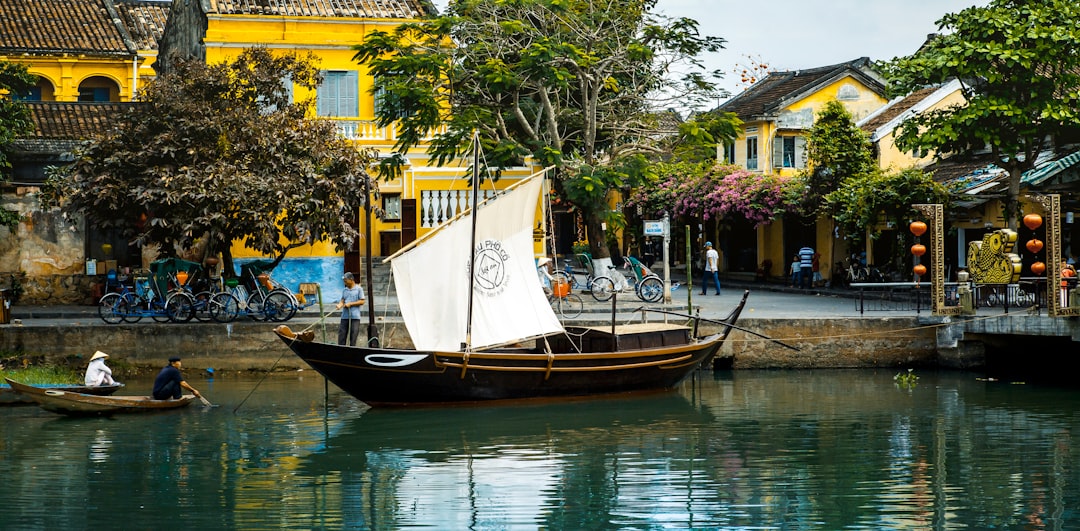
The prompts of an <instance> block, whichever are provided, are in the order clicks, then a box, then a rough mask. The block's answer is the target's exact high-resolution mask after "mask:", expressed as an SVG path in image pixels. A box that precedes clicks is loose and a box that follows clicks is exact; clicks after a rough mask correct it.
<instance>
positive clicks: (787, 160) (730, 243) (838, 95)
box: [719, 57, 888, 278]
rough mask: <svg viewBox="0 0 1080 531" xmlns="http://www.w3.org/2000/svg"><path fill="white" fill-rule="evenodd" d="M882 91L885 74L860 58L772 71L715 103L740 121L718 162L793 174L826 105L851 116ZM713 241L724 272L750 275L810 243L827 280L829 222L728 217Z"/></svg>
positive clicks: (878, 102)
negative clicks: (754, 221) (755, 223)
mask: <svg viewBox="0 0 1080 531" xmlns="http://www.w3.org/2000/svg"><path fill="white" fill-rule="evenodd" d="M884 94H885V82H884V79H883V78H882V77H881V76H880V75H878V74H877V73H876V72H874V71H873V70H872V68H871V63H870V59H869V58H866V57H862V58H859V59H855V60H853V61H848V62H846V63H840V64H836V65H830V66H823V67H819V68H811V69H806V70H793V71H786V72H771V73H769V75H768V76H766V77H765V78H764V79H762V80H761V81H759V82H757V83H755V84H754V85H753V86H751V87H750V88H748V89H747V90H746V91H744V92H742V93H741V94H739V95H737V96H735V97H733V98H732V99H730V100H728V101H727V102H725V103H724V104H723V105H721V106H720V108H719V110H721V111H726V112H732V113H735V115H736V116H738V117H739V119H740V120H742V121H743V125H742V128H741V131H740V133H739V136H738V138H737V139H736V140H735V142H734V143H733V144H730V145H726V146H724V149H723V154H722V156H723V158H724V161H725V162H730V163H734V164H737V165H739V166H741V167H743V168H746V169H747V170H750V171H754V172H760V173H766V174H779V175H783V176H793V175H795V174H796V173H797V172H799V171H800V170H803V169H805V168H806V167H807V163H808V160H807V151H806V135H807V132H808V131H809V129H810V128H811V127H812V126H813V124H814V119H815V117H816V116H817V113H818V112H819V111H820V110H821V109H822V107H824V105H825V104H826V103H827V102H829V101H832V100H836V101H839V102H840V103H841V104H843V105H844V107H845V108H846V109H847V110H848V112H850V113H851V114H852V116H853V117H854V118H855V120H856V121H857V120H860V119H862V118H864V117H866V116H869V115H870V114H871V113H873V112H874V111H876V110H877V109H879V108H880V107H881V106H882V105H885V104H886V103H887V101H888V100H887V99H886V98H885V96H884ZM719 240H720V246H721V248H720V251H721V255H722V256H723V262H724V264H723V269H724V270H725V271H729V272H747V273H753V272H754V271H755V270H756V269H757V267H758V266H759V265H760V264H761V263H762V262H764V261H765V260H769V261H770V262H771V263H772V264H773V266H772V269H771V274H772V275H773V276H776V275H782V274H783V272H784V268H785V266H786V265H787V264H788V263H789V262H790V258H791V256H792V255H793V254H795V252H796V250H798V249H799V248H800V247H802V246H803V245H807V244H809V245H811V246H812V247H813V248H814V249H816V250H817V251H818V252H820V253H821V254H822V255H823V256H824V257H825V258H824V259H823V260H822V261H821V267H822V271H821V273H822V275H823V276H824V277H825V278H829V269H830V267H831V263H832V260H830V259H829V258H830V257H831V256H832V255H833V245H834V238H833V234H832V229H831V224H830V223H825V222H822V223H816V222H815V220H795V219H785V220H783V222H776V223H771V224H769V225H766V226H763V227H761V228H759V229H757V230H756V231H755V230H754V229H753V228H752V226H750V225H749V224H748V223H744V222H740V221H739V220H734V221H733V222H732V225H731V230H728V231H725V233H721V234H720V239H719Z"/></svg>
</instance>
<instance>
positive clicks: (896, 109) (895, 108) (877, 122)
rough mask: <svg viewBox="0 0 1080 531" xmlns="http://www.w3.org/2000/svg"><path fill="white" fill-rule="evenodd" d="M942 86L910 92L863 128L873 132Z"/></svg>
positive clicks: (863, 125)
mask: <svg viewBox="0 0 1080 531" xmlns="http://www.w3.org/2000/svg"><path fill="white" fill-rule="evenodd" d="M939 88H940V87H938V86H933V87H927V88H923V89H919V90H916V91H915V92H912V93H911V94H908V95H907V96H905V97H904V99H902V100H900V101H898V102H896V103H894V104H892V105H890V106H889V107H888V108H886V109H885V110H883V111H881V112H880V113H879V114H878V115H877V116H875V117H873V118H871V119H870V120H868V121H867V122H866V123H864V124H862V130H863V131H866V132H867V133H873V132H874V131H875V130H877V128H879V127H881V126H883V125H885V124H887V123H889V122H890V121H892V119H893V118H896V117H897V116H900V115H901V114H903V113H904V112H905V111H907V110H908V109H910V108H912V107H914V106H916V105H918V103H919V102H920V101H922V100H924V99H926V97H928V96H930V95H931V94H933V93H934V91H936V90H937V89H939Z"/></svg>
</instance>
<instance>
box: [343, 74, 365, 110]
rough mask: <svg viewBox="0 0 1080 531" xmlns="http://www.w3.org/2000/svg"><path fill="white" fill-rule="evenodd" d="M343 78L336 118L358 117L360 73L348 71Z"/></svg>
mask: <svg viewBox="0 0 1080 531" xmlns="http://www.w3.org/2000/svg"><path fill="white" fill-rule="evenodd" d="M343 77H344V79H342V85H343V86H342V87H341V94H340V96H339V97H340V98H341V105H340V107H338V116H360V95H359V92H360V72H357V71H356V70H350V71H348V72H345V75H344V76H343Z"/></svg>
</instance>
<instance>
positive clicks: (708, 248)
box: [701, 242, 720, 295]
mask: <svg viewBox="0 0 1080 531" xmlns="http://www.w3.org/2000/svg"><path fill="white" fill-rule="evenodd" d="M719 266H720V253H718V252H716V249H713V246H712V242H705V274H704V275H701V294H702V295H708V294H709V293H708V292H709V279H712V281H713V284H716V294H717V295H719V294H720V274H719V271H720V267H719Z"/></svg>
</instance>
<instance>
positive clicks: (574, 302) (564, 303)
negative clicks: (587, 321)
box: [555, 293, 585, 319]
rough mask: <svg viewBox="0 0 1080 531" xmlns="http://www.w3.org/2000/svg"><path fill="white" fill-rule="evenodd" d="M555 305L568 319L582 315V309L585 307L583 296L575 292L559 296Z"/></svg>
mask: <svg viewBox="0 0 1080 531" xmlns="http://www.w3.org/2000/svg"><path fill="white" fill-rule="evenodd" d="M555 305H556V307H557V308H558V310H559V314H560V315H562V316H563V317H564V318H566V319H573V318H575V317H577V316H579V315H581V310H582V309H583V308H584V307H585V303H583V302H581V297H578V296H577V295H574V294H573V293H570V294H568V295H567V296H565V297H559V298H558V299H556V302H555Z"/></svg>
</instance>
